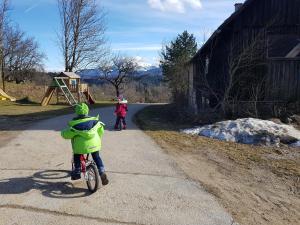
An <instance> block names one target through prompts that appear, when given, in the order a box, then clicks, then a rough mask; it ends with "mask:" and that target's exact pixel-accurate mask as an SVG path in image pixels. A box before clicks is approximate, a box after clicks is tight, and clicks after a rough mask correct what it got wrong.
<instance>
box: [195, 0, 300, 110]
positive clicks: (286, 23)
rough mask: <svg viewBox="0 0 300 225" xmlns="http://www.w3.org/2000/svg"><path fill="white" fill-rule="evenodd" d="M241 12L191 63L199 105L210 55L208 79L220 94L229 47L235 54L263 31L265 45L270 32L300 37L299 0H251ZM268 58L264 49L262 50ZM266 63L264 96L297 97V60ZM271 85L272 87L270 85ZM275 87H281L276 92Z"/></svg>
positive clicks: (298, 76) (284, 98) (298, 88)
mask: <svg viewBox="0 0 300 225" xmlns="http://www.w3.org/2000/svg"><path fill="white" fill-rule="evenodd" d="M251 2H252V3H253V4H250V5H249V6H248V7H247V8H246V9H245V10H244V11H243V12H241V13H240V14H239V15H238V16H236V17H235V19H234V20H232V21H231V22H229V23H228V22H227V23H226V22H225V23H226V25H225V26H223V25H222V26H221V27H220V30H219V34H218V35H217V36H216V37H215V38H214V39H212V40H210V42H209V43H208V44H206V45H205V47H203V48H202V49H201V51H200V52H199V54H197V58H195V59H194V60H193V62H192V64H193V66H194V79H193V81H194V87H195V90H196V91H195V92H196V97H197V100H196V102H197V104H198V107H201V106H202V100H201V99H202V97H203V96H205V97H209V96H207V93H202V92H201V91H199V89H201V86H203V79H204V72H205V60H206V58H207V57H209V61H210V63H209V71H208V75H207V77H208V82H209V84H210V86H211V87H212V88H213V89H214V91H215V92H216V93H218V94H219V95H222V93H223V90H224V89H225V87H226V85H227V80H228V77H229V75H228V67H229V65H228V61H229V60H228V59H229V55H230V51H232V48H233V47H234V49H235V54H238V52H240V51H242V49H243V48H245V47H246V46H248V45H249V43H250V42H251V41H252V40H253V39H255V38H256V37H257V35H258V34H263V37H264V39H265V40H266V41H265V44H266V47H267V40H268V37H269V35H274V34H275V35H277V34H278V35H282V34H292V35H299V38H300V13H299V8H300V0H252V1H251ZM265 57H266V58H267V52H265ZM266 63H267V67H268V73H267V79H268V84H267V85H266V100H272V101H288V100H290V99H292V98H298V99H300V93H299V92H300V81H299V80H300V74H299V73H300V68H299V64H300V60H299V59H298V60H286V59H283V60H273V59H268V60H267V61H266ZM269 87H272V88H269ZM276 87H278V89H280V91H279V92H277V93H275V92H274V91H270V90H275V89H276Z"/></svg>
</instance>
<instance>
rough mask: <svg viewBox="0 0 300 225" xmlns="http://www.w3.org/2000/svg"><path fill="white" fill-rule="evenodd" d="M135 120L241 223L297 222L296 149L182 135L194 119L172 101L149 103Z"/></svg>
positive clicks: (299, 180)
mask: <svg viewBox="0 0 300 225" xmlns="http://www.w3.org/2000/svg"><path fill="white" fill-rule="evenodd" d="M134 120H135V122H136V123H137V125H138V126H139V127H140V128H141V129H142V130H144V132H145V133H146V134H148V135H149V136H150V137H152V138H153V139H154V140H155V141H156V142H157V143H158V144H159V145H160V146H161V147H162V149H164V150H165V151H166V152H167V153H168V154H170V155H171V156H172V157H173V158H174V160H175V161H176V163H177V164H178V165H179V167H180V168H181V169H182V170H183V171H184V172H185V173H186V174H187V176H189V177H190V178H191V179H193V180H196V181H199V182H200V183H201V185H202V186H204V187H205V189H206V190H207V191H209V192H211V193H212V194H214V195H215V196H216V197H217V198H218V199H219V201H220V202H221V203H222V205H223V206H224V207H225V208H227V209H228V210H229V211H230V213H231V214H232V215H233V216H234V218H235V219H236V220H237V221H238V222H239V223H240V224H245V225H252V224H272V225H275V224H276V225H277V224H278V225H285V224H294V222H295V221H299V219H300V212H299V209H300V206H299V207H298V206H295V205H297V202H298V200H299V196H300V154H299V149H296V148H289V147H287V146H281V147H280V148H278V147H266V146H255V145H245V144H239V143H233V142H224V141H219V140H216V139H210V138H206V137H201V136H192V135H186V134H183V133H181V132H180V129H182V128H187V127H193V125H194V124H192V123H191V122H188V120H189V119H186V120H184V121H182V120H179V118H177V117H176V113H175V112H174V110H173V108H172V106H171V105H155V106H149V107H147V108H145V109H143V110H142V111H140V112H138V113H137V114H136V116H135V118H134ZM190 121H191V120H190ZM297 199H298V200H297ZM286 210H289V212H288V213H287V212H286Z"/></svg>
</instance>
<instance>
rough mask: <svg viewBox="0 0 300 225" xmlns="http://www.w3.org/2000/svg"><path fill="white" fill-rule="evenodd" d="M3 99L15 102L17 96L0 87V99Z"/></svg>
mask: <svg viewBox="0 0 300 225" xmlns="http://www.w3.org/2000/svg"><path fill="white" fill-rule="evenodd" d="M1 100H3V101H4V100H8V101H11V102H15V101H16V98H14V97H11V96H9V95H8V94H6V93H5V92H4V91H3V90H2V89H1V88H0V101H1Z"/></svg>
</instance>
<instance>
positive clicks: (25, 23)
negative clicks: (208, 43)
mask: <svg viewBox="0 0 300 225" xmlns="http://www.w3.org/2000/svg"><path fill="white" fill-rule="evenodd" d="M236 2H237V0H97V3H98V4H99V6H101V7H104V9H105V11H106V12H107V16H106V23H107V32H106V37H107V40H108V44H109V45H110V47H111V49H112V50H113V51H115V52H120V53H121V54H125V55H128V56H132V57H136V58H137V59H138V60H139V61H140V63H141V64H146V65H147V64H152V65H154V64H157V62H158V57H159V51H160V49H161V47H162V45H163V44H165V43H167V42H169V41H170V40H172V39H174V38H175V37H176V36H177V34H178V33H181V32H183V31H184V30H188V31H189V32H190V33H193V34H194V35H195V36H196V37H197V41H198V43H199V45H201V43H202V42H203V40H204V39H205V38H208V37H209V35H210V34H211V33H212V32H213V31H214V30H215V29H216V28H217V27H218V26H219V25H220V24H221V23H222V22H223V21H224V20H225V19H226V18H227V17H228V16H230V15H231V13H233V11H234V3H236ZM239 2H241V1H239ZM242 2H243V1H242ZM10 20H11V23H12V24H18V25H19V27H20V28H21V29H22V30H23V31H25V32H26V33H27V35H29V36H33V37H35V38H36V40H37V41H38V43H39V45H40V47H41V50H42V51H43V52H44V53H45V54H46V55H47V60H45V69H46V70H47V71H59V70H62V69H63V63H62V62H63V61H62V57H61V53H60V50H59V48H58V47H57V41H56V37H57V36H56V32H57V31H58V30H59V16H58V9H57V1H56V0H11V11H10Z"/></svg>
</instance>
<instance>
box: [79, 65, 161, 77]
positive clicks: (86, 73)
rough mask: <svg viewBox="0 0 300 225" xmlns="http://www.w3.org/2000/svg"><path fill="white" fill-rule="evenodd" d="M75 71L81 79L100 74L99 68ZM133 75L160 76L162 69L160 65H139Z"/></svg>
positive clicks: (115, 72)
mask: <svg viewBox="0 0 300 225" xmlns="http://www.w3.org/2000/svg"><path fill="white" fill-rule="evenodd" d="M76 73H77V74H78V75H80V76H81V78H82V79H83V80H90V79H91V80H95V79H98V78H99V77H100V76H101V75H102V71H101V70H100V69H86V70H79V71H76ZM111 74H112V76H113V75H116V74H117V71H112V72H111ZM134 76H136V77H140V76H162V70H161V68H160V67H156V66H149V67H139V68H138V70H137V71H136V73H135V75H134Z"/></svg>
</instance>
